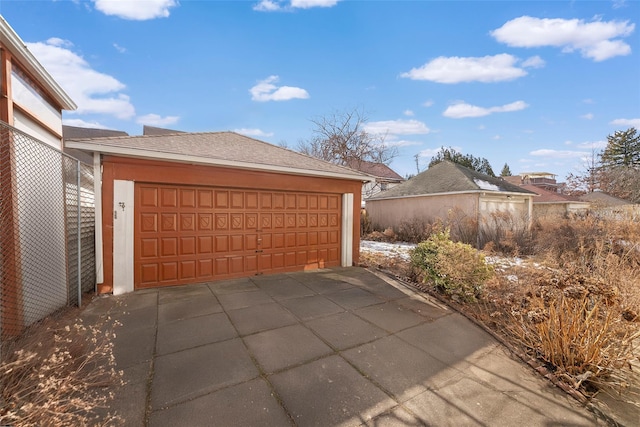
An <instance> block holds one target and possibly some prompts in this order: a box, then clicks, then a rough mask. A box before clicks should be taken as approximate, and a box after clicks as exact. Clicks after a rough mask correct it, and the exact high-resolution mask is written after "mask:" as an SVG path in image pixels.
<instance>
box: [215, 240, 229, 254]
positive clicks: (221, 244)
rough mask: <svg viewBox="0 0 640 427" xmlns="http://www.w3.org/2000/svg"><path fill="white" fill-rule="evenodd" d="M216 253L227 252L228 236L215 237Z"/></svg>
mask: <svg viewBox="0 0 640 427" xmlns="http://www.w3.org/2000/svg"><path fill="white" fill-rule="evenodd" d="M215 238H216V252H218V253H225V252H228V251H229V236H215Z"/></svg>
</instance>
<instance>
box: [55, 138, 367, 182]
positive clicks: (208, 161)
mask: <svg viewBox="0 0 640 427" xmlns="http://www.w3.org/2000/svg"><path fill="white" fill-rule="evenodd" d="M65 147H67V148H75V149H78V150H85V151H90V152H98V153H102V154H111V155H117V156H124V157H133V158H139V159H149V160H163V161H170V162H176V163H188V164H200V165H206V166H221V167H229V168H236V169H247V170H257V171H270V172H281V173H287V174H293V175H303V176H314V177H324V178H339V179H347V180H351V181H360V182H369V181H370V180H371V179H370V178H369V177H367V176H366V175H350V174H342V173H338V172H326V171H315V170H309V169H297V168H291V167H286V166H276V165H268V164H259V163H248V162H239V161H233V160H222V159H215V158H208V157H200V156H190V155H185V154H174V153H164V152H158V151H150V150H139V149H136V148H128V147H113V146H110V145H102V144H99V143H95V142H91V143H84V142H80V141H73V140H69V141H67V142H66V143H65Z"/></svg>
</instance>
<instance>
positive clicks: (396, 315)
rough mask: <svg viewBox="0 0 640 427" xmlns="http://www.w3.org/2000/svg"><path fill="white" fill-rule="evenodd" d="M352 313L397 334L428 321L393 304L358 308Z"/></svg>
mask: <svg viewBox="0 0 640 427" xmlns="http://www.w3.org/2000/svg"><path fill="white" fill-rule="evenodd" d="M354 313H355V314H357V315H358V316H360V317H362V318H364V319H365V320H367V321H369V322H371V323H373V324H374V325H376V326H378V327H380V328H382V329H384V330H385V331H389V332H398V331H401V330H403V329H407V328H410V327H411V326H416V325H419V324H421V323H424V322H426V321H427V320H428V319H425V318H424V317H423V316H420V315H419V314H416V313H414V312H413V311H411V310H409V309H407V308H405V307H402V306H401V305H398V304H396V303H395V302H388V303H385V304H376V305H372V306H369V307H364V308H360V309H358V310H355V311H354Z"/></svg>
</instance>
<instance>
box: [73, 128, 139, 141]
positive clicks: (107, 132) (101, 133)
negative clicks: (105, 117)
mask: <svg viewBox="0 0 640 427" xmlns="http://www.w3.org/2000/svg"><path fill="white" fill-rule="evenodd" d="M128 135H129V134H128V133H126V132H124V131H121V130H111V129H94V128H83V127H78V126H68V125H63V126H62V137H63V138H64V139H65V140H67V139H80V138H82V139H85V138H86V139H89V138H107V137H112V136H128Z"/></svg>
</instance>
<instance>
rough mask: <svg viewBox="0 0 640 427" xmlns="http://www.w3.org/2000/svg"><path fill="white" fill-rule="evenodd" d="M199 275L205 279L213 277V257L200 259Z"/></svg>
mask: <svg viewBox="0 0 640 427" xmlns="http://www.w3.org/2000/svg"><path fill="white" fill-rule="evenodd" d="M198 277H199V278H203V279H206V278H212V277H213V259H211V258H205V259H199V260H198Z"/></svg>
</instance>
